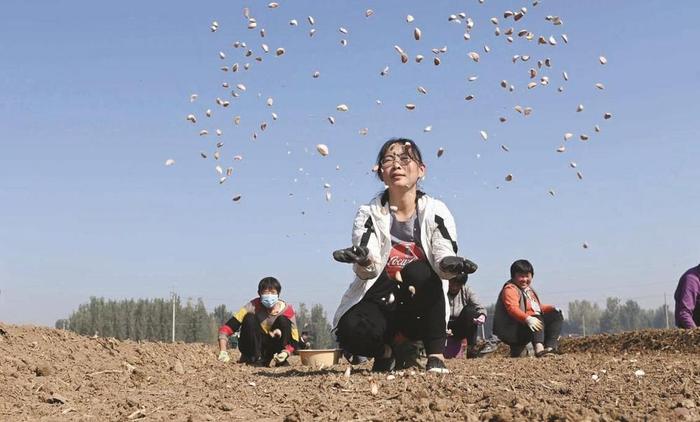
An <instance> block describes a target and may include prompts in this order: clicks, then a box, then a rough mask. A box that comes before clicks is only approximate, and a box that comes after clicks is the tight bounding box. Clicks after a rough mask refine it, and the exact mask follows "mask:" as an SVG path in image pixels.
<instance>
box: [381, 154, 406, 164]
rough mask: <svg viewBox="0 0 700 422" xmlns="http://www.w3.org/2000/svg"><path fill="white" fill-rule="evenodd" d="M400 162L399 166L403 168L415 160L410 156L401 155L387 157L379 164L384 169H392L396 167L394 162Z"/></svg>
mask: <svg viewBox="0 0 700 422" xmlns="http://www.w3.org/2000/svg"><path fill="white" fill-rule="evenodd" d="M397 160H398V161H399V164H401V165H402V166H407V165H408V163H410V162H411V161H413V158H412V157H411V156H410V155H408V154H401V155H387V156H385V157H383V158H382V159H381V161H379V163H380V164H381V165H382V167H391V166H393V165H394V162H396V161H397Z"/></svg>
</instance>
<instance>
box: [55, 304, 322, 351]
mask: <svg viewBox="0 0 700 422" xmlns="http://www.w3.org/2000/svg"><path fill="white" fill-rule="evenodd" d="M173 302H174V306H173ZM173 307H174V308H175V341H182V342H185V343H214V342H216V340H217V338H218V330H219V327H220V326H221V325H223V324H224V323H226V321H228V320H229V319H230V318H231V316H233V312H234V311H232V310H229V309H227V308H226V305H218V306H216V307H215V308H214V310H213V311H212V312H211V313H210V312H208V311H207V309H206V307H205V306H204V301H203V300H202V299H201V298H199V299H197V300H193V299H188V300H187V301H186V302H184V303H183V301H182V300H181V299H180V297H179V296H175V297H174V298H172V299H163V298H155V299H121V300H114V299H105V298H101V297H100V298H98V297H91V298H90V300H89V301H88V302H87V303H83V304H81V305H79V306H78V309H77V310H75V311H73V312H72V313H71V314H70V316H69V317H68V318H64V319H59V320H57V321H56V323H55V327H56V328H58V329H64V330H70V331H73V332H75V333H77V334H81V335H88V336H92V335H97V336H101V337H114V338H116V339H118V340H127V339H129V340H135V341H140V340H146V341H162V342H170V341H172V339H173V332H172V330H173ZM236 310H237V309H236ZM295 310H296V320H297V326H298V328H299V332H300V333H301V332H302V331H307V332H309V333H310V335H311V340H312V344H313V347H316V348H331V347H334V346H335V340H334V338H333V335H332V334H331V332H330V329H331V326H330V323H329V322H328V320H327V318H326V312H325V310H324V309H323V306H322V305H320V304H315V305H312V306H311V309H309V308H308V307H307V306H306V304H304V303H301V304H300V305H299V306H298V307H296V306H295Z"/></svg>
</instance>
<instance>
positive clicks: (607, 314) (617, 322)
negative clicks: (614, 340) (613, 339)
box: [600, 297, 623, 333]
mask: <svg viewBox="0 0 700 422" xmlns="http://www.w3.org/2000/svg"><path fill="white" fill-rule="evenodd" d="M622 330H623V325H622V320H621V318H620V299H619V298H617V297H609V298H607V299H606V301H605V310H604V311H603V314H602V315H601V316H600V331H601V332H602V333H618V332H620V331H622Z"/></svg>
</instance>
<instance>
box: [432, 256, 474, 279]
mask: <svg viewBox="0 0 700 422" xmlns="http://www.w3.org/2000/svg"><path fill="white" fill-rule="evenodd" d="M477 268H479V267H478V266H477V265H476V264H475V263H473V262H472V261H470V260H468V259H467V258H462V257H461V256H446V257H444V258H443V259H442V261H440V270H442V271H444V272H446V273H450V274H457V275H459V274H471V273H473V272H475V271H476V270H477Z"/></svg>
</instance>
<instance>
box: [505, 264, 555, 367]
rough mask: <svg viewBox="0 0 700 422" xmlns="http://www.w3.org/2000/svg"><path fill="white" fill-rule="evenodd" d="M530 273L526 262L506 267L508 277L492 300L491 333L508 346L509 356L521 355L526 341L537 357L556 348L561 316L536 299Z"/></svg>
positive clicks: (552, 307)
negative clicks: (492, 317) (493, 305)
mask: <svg viewBox="0 0 700 422" xmlns="http://www.w3.org/2000/svg"><path fill="white" fill-rule="evenodd" d="M534 274H535V270H534V268H533V267H532V264H531V263H530V262H528V261H526V260H524V259H521V260H518V261H515V262H514V263H513V265H511V267H510V280H508V281H507V282H506V283H505V284H504V285H503V289H502V290H501V293H500V294H499V295H498V300H497V301H496V310H495V314H494V319H493V332H494V334H496V335H497V336H498V338H500V339H501V341H503V342H504V343H506V344H508V345H509V346H510V355H511V357H519V356H521V355H522V353H523V351H524V349H525V346H526V345H527V344H528V343H530V342H532V345H533V347H534V349H535V356H537V357H544V356H548V355H551V354H552V353H554V352H555V351H557V349H558V347H559V334H560V333H561V326H562V323H563V321H564V317H563V316H562V314H561V311H560V310H559V309H557V308H555V307H554V306H552V305H545V304H543V303H541V302H540V299H539V297H538V296H537V293H535V291H534V290H533V289H532V287H531V284H532V277H533V275H534Z"/></svg>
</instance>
